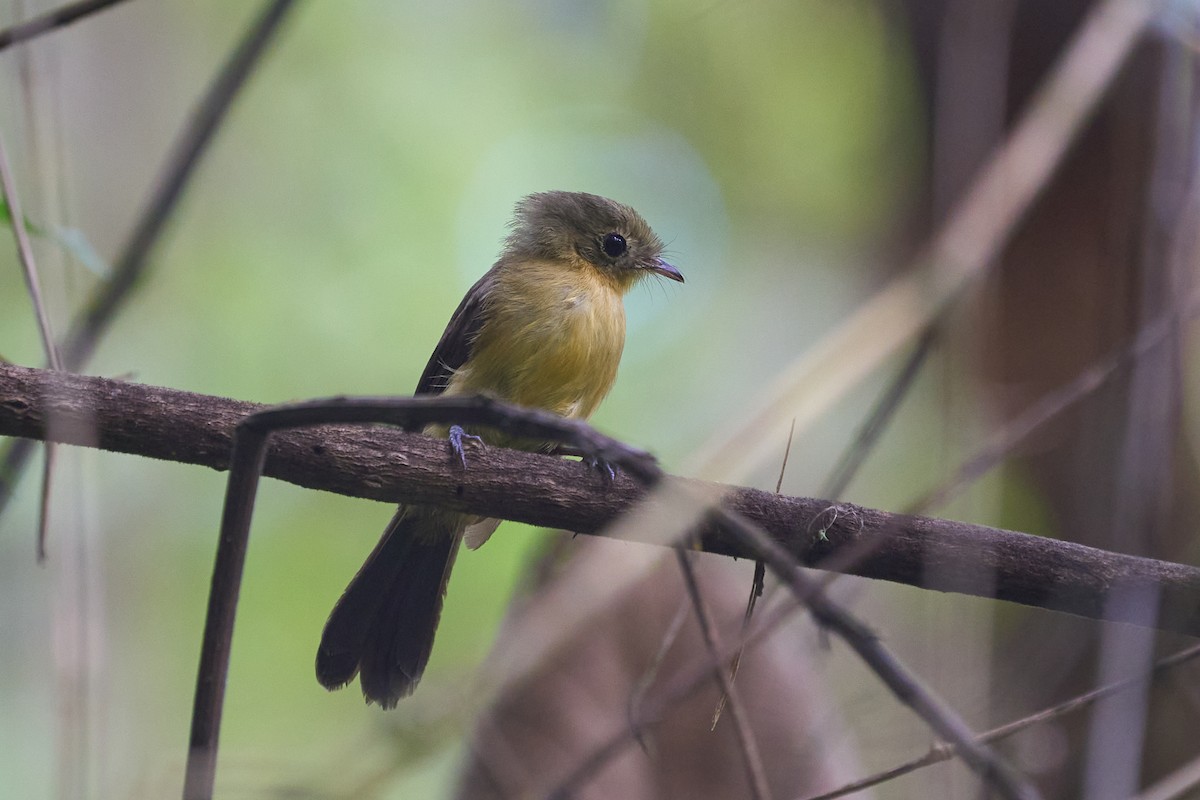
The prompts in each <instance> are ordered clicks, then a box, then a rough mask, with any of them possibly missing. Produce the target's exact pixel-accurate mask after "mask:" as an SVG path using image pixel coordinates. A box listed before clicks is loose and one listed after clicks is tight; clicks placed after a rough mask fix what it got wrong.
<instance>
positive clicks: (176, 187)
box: [0, 0, 294, 514]
mask: <svg viewBox="0 0 1200 800" xmlns="http://www.w3.org/2000/svg"><path fill="white" fill-rule="evenodd" d="M293 5H294V0H268V2H267V3H266V4H265V5H264V9H263V12H262V13H261V14H260V15H259V17H258V18H257V19H255V21H254V22H253V23H252V24H251V27H250V28H249V30H248V31H247V32H246V35H245V36H244V37H243V38H242V40H241V41H240V42H239V43H238V45H237V47H236V48H235V49H234V50H233V52H232V53H231V54H230V56H229V58H228V59H227V60H226V62H225V64H224V65H223V66H222V68H221V70H220V72H218V73H217V76H216V78H215V79H214V80H213V82H212V84H210V86H209V88H208V90H207V91H206V92H205V95H204V97H203V98H202V99H201V100H200V102H199V104H198V105H197V107H196V109H195V111H194V112H193V113H192V115H191V117H190V118H189V119H188V122H187V124H186V125H185V126H184V128H183V130H182V132H181V133H180V136H179V138H178V139H177V140H176V142H175V144H174V146H173V147H172V148H171V152H170V154H169V155H168V157H167V161H166V165H165V167H164V169H163V172H162V174H161V176H160V178H159V179H158V181H157V182H156V184H155V189H154V191H153V193H152V194H151V196H150V199H149V200H148V202H147V203H146V207H145V209H144V210H143V211H142V213H141V215H140V217H139V218H138V222H137V224H136V225H135V226H134V229H133V232H132V233H131V234H130V237H129V240H128V241H127V242H126V244H125V246H124V247H123V248H122V250H121V257H120V258H119V259H117V262H116V265H115V266H114V267H113V271H112V274H111V276H110V277H109V280H108V281H106V282H105V283H103V284H101V285H100V286H99V287H98V288H97V290H96V292H95V294H94V295H93V296H92V297H91V298H90V299H89V300H88V302H87V303H86V304H85V305H84V307H83V308H82V309H81V310H80V312H79V313H78V314H76V316H75V319H74V322H73V323H72V325H71V329H70V331H69V332H68V334H67V337H66V341H65V342H64V343H63V346H62V360H63V364H64V366H65V367H66V368H67V369H68V370H71V371H73V372H74V371H78V370H79V369H80V368H82V367H83V365H84V364H86V363H87V361H88V360H89V359H90V358H91V356H92V353H93V352H94V351H95V348H96V344H97V343H98V342H99V340H100V338H101V337H102V336H103V335H104V332H105V331H106V330H107V329H108V326H109V325H110V324H111V323H112V321H113V319H114V318H115V317H116V315H117V313H118V311H120V309H121V307H122V306H123V305H124V304H125V302H126V301H127V300H128V299H129V296H130V294H131V293H132V291H133V289H134V288H135V287H136V286H137V285H138V284H139V283H140V282H141V279H142V278H143V276H144V275H145V272H146V269H147V267H148V266H149V263H150V262H149V257H150V254H151V252H152V251H153V249H154V246H155V245H156V244H157V243H158V241H159V239H160V238H161V237H162V233H163V230H164V228H165V227H166V223H167V221H168V220H169V219H170V218H171V215H172V214H173V213H174V211H175V209H176V207H177V206H178V204H179V200H180V198H182V196H183V192H184V189H185V188H186V187H187V185H188V183H189V181H190V179H191V177H192V176H193V175H194V174H195V171H196V167H197V165H198V164H199V163H200V159H201V157H202V156H203V155H204V153H205V152H206V151H207V150H208V147H209V145H210V144H211V143H212V140H213V138H214V135H215V134H216V132H217V130H218V128H219V127H220V124H221V123H222V122H223V121H224V120H225V118H226V116H227V115H228V113H229V110H230V108H231V107H232V105H233V101H234V99H235V98H236V97H237V96H238V95H239V93H240V92H241V90H242V88H243V87H244V86H245V84H246V80H247V79H248V78H249V77H250V75H251V74H252V73H253V71H254V68H255V67H256V66H257V65H258V63H259V61H260V60H261V58H262V56H263V54H264V53H265V52H266V49H267V46H268V45H269V44H270V43H271V41H272V40H273V39H274V35H275V33H276V32H277V31H278V29H279V26H280V23H281V22H282V21H283V19H284V18H285V16H286V14H287V12H288V11H289V10H290V9H291V8H292V6H293ZM30 451H31V448H30V445H29V443H27V442H15V443H13V445H12V446H11V447H10V448H9V449H8V451H7V452H6V453H4V455H3V458H2V459H0V514H3V513H4V508H5V507H6V505H7V504H8V500H9V499H10V498H11V497H12V493H13V491H14V490H15V488H16V485H17V481H18V480H19V478H20V475H21V472H22V469H23V467H24V464H25V462H26V460H27V459H28V458H29V453H30Z"/></svg>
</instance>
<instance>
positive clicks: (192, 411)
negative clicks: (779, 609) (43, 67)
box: [0, 364, 1200, 636]
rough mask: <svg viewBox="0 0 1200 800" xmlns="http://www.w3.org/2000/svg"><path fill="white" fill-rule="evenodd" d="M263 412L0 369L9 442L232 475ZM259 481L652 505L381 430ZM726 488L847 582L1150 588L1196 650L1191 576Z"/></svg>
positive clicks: (601, 518)
mask: <svg viewBox="0 0 1200 800" xmlns="http://www.w3.org/2000/svg"><path fill="white" fill-rule="evenodd" d="M260 408H262V406H259V405H256V404H253V403H246V402H242V401H236V400H228V399H225V398H220V397H212V396H208V395H199V394H192V393H190V392H181V391H177V390H174V389H165V388H159V387H153V386H145V385H140V384H133V383H124V382H121V381H111V380H106V379H103V378H92V377H85V376H80V375H64V374H59V375H56V374H54V373H51V372H48V371H43V370H36V369H28V368H25V367H18V366H13V365H2V364H0V435H4V436H20V437H26V438H34V439H45V438H47V433H46V431H47V421H48V420H53V425H52V428H51V431H50V434H49V438H50V439H52V440H53V441H58V442H62V443H64V444H73V445H82V446H87V447H99V448H101V449H105V450H111V451H116V452H123V453H132V454H136V455H142V456H148V457H151V458H159V459H165V460H170V461H178V462H182V463H190V464H201V465H204V466H208V467H212V468H214V469H225V468H226V467H227V464H228V458H229V452H230V444H231V437H232V433H233V429H234V426H235V425H236V424H237V422H238V420H240V419H241V418H242V417H243V416H245V415H246V414H247V413H250V412H251V411H254V410H257V409H260ZM264 473H265V474H266V475H268V476H271V477H275V478H279V479H281V480H285V481H288V482H290V483H294V484H297V485H299V486H304V487H307V488H312V489H323V490H326V491H332V492H337V493H339V494H345V495H349V496H354V497H364V498H370V499H373V500H381V501H386V502H411V503H428V504H437V505H441V506H445V507H448V508H454V509H457V510H462V511H470V512H472V513H479V514H483V515H486V516H496V517H504V518H506V519H514V520H519V521H522V522H528V523H531V524H534V525H542V526H546V527H555V528H566V529H569V530H572V531H576V532H579V533H587V534H595V533H599V532H601V531H602V530H603V528H604V527H605V525H606V523H607V522H609V521H610V520H611V519H613V518H614V517H615V516H617V515H619V514H620V513H621V512H622V511H624V510H625V509H626V508H628V507H629V506H630V505H632V504H633V503H634V502H636V501H637V499H638V498H639V497H641V496H642V494H643V491H642V490H641V489H640V488H639V487H638V486H637V485H636V483H635V482H634V481H633V480H632V479H631V478H628V477H627V476H623V475H619V476H618V477H617V479H616V481H614V482H611V483H610V482H609V481H608V480H607V479H606V478H602V477H601V476H599V475H597V474H596V473H595V472H594V471H591V470H589V469H588V468H586V467H584V466H581V465H579V464H578V463H575V462H572V461H566V460H563V459H560V458H553V457H548V456H539V455H534V454H530V453H522V452H518V451H511V450H504V449H501V448H494V447H493V448H481V449H478V450H477V451H474V452H472V454H471V468H470V469H469V470H467V471H465V472H464V471H463V470H462V469H461V467H459V466H458V465H457V464H456V462H454V461H453V460H452V459H451V458H450V457H449V456H448V450H447V448H446V445H445V443H444V442H442V441H439V440H436V439H431V438H428V437H424V436H420V435H416V434H407V433H402V432H400V431H396V430H393V429H388V428H379V427H374V428H351V427H321V428H313V429H308V430H299V431H290V432H286V433H280V434H277V435H276V436H275V437H274V438H273V439H272V445H271V448H270V453H269V455H268V458H267V463H266V469H265V471H264ZM720 488H721V489H722V490H723V491H724V493H725V506H726V507H727V508H729V509H730V510H732V511H736V512H738V513H740V514H743V515H745V516H746V517H748V518H749V519H751V520H753V521H754V522H756V523H758V524H759V525H761V526H762V527H763V528H765V529H766V530H767V531H768V532H769V533H770V534H771V535H772V536H774V537H775V538H776V539H777V540H778V541H779V542H780V543H781V544H783V545H784V546H785V547H786V548H787V549H788V550H789V551H790V552H791V553H793V554H794V555H795V556H796V557H797V558H798V559H799V560H800V561H801V562H802V563H804V564H808V565H814V566H820V565H822V564H823V563H825V562H826V559H829V558H830V556H834V555H836V554H840V553H843V552H845V551H847V550H848V549H851V548H853V549H854V550H859V549H861V551H862V552H864V553H865V555H864V556H863V557H862V558H860V559H857V560H855V561H854V562H853V563H852V564H850V565H849V567H848V568H847V570H846V571H847V572H849V573H851V574H855V575H861V576H864V577H868V578H879V579H884V580H890V581H895V582H899V583H905V584H910V585H913V586H924V587H926V588H933V589H938V590H941V591H952V592H958V593H962V594H970V595H977V596H987V597H997V598H999V599H1002V600H1009V601H1012V602H1017V603H1023V604H1025V605H1031V606H1037V607H1040V608H1047V609H1053V610H1058V611H1066V612H1069V613H1073V614H1078V615H1081V616H1085V617H1092V618H1101V615H1102V613H1103V611H1104V599H1105V597H1106V595H1107V594H1108V592H1109V591H1110V590H1111V589H1112V588H1114V587H1115V586H1148V585H1153V586H1157V587H1158V590H1159V593H1160V598H1161V608H1160V609H1159V614H1158V615H1157V616H1158V619H1157V624H1158V627H1160V628H1162V629H1164V630H1172V631H1177V632H1180V633H1186V634H1190V635H1193V636H1200V569H1197V568H1195V567H1190V566H1185V565H1181V564H1173V563H1169V562H1163V561H1155V560H1152V559H1145V558H1137V557H1134V556H1127V555H1122V554H1118V553H1110V552H1107V551H1103V550H1098V549H1095V548H1091V547H1084V546H1082V545H1076V544H1072V543H1070V542H1059V541H1055V540H1052V539H1045V538H1041V537H1037V536H1030V535H1027V534H1022V533H1016V532H1013V531H1006V530H1000V529H996V528H989V527H985V526H980V525H968V524H966V523H961V522H954V521H950V520H942V519H934V518H926V517H909V516H904V515H899V514H891V513H888V512H885V511H877V510H873V509H868V508H862V507H859V506H852V505H838V506H832V505H831V504H830V503H828V502H827V501H823V500H817V499H812V498H797V497H783V496H778V495H773V494H770V493H768V492H763V491H759V490H756V489H747V488H741V487H720ZM835 512H836V513H835ZM215 524H216V522H215V515H214V525H215ZM822 532H823V535H821V533H822ZM701 541H702V544H703V547H704V549H705V550H708V551H710V552H715V553H721V554H724V555H729V556H734V557H738V558H748V557H752V556H753V554H752V553H750V552H748V551H747V550H746V548H745V547H743V546H742V545H740V544H739V543H738V542H737V541H736V540H734V539H733V538H732V537H731V536H729V535H727V534H723V533H721V532H720V531H718V530H717V529H715V528H710V529H705V530H703V531H702V532H701ZM931 566H932V567H936V568H932V569H931V568H930V567H931ZM1120 621H1125V622H1137V620H1133V619H1128V620H1120Z"/></svg>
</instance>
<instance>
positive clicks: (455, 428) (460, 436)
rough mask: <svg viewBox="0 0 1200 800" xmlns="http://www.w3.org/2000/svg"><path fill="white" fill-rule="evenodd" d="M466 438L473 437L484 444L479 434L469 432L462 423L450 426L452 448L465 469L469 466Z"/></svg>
mask: <svg viewBox="0 0 1200 800" xmlns="http://www.w3.org/2000/svg"><path fill="white" fill-rule="evenodd" d="M464 439H473V440H474V441H476V442H479V443H480V444H483V439H482V438H481V437H479V436H475V435H473V434H470V433H467V432H466V431H464V430H463V428H462V426H461V425H451V426H450V449H451V450H452V451H454V454H455V455H456V456H458V460H459V461H461V462H462V465H463V469H466V468H467V451H466V450H465V449H464V448H463V440H464Z"/></svg>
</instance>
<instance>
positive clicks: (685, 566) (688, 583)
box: [675, 546, 771, 800]
mask: <svg viewBox="0 0 1200 800" xmlns="http://www.w3.org/2000/svg"><path fill="white" fill-rule="evenodd" d="M675 560H676V561H677V562H678V563H679V570H680V572H682V573H683V584H684V586H685V587H687V593H688V597H689V598H691V602H692V609H693V610H694V611H695V612H696V621H697V622H698V623H699V625H700V633H701V635H702V636H703V638H704V647H705V649H706V650H707V651H708V655H709V657H710V658H712V659H713V661H714V662H716V666H714V667H713V677H714V678H716V681H717V686H718V687H720V689H721V698H722V700H727V701H728V705H729V713H730V715H731V716H732V717H733V729H734V732H735V734H736V735H737V741H738V746H739V748H740V749H741V752H742V762H743V764H744V766H745V768H746V780H747V782H748V783H749V785H750V796H751V797H754V798H759V799H760V800H766V799H767V798H770V797H771V788H770V786H769V785H768V783H767V773H766V770H765V769H763V763H762V754H761V753H760V752H759V749H758V742H757V741H756V740H755V738H754V731H753V730H751V728H750V720H749V718H748V717H747V715H746V709H745V706H744V704H743V703H742V698H741V694H740V693H739V692H738V691H737V689H736V687H735V686H734V684H733V676H731V675H727V674H726V673H725V669H724V668H723V666H722V665H721V663H720V662H719V661H717V658H718V656H719V655H720V648H721V643H720V640H719V639H718V637H717V629H716V626H715V625H713V621H712V616H711V615H710V614H709V613H708V608H707V606H706V604H705V602H704V596H703V595H702V594H701V593H700V587H699V585H698V584H697V582H696V569H695V567H694V566H693V564H692V562H691V558H690V554H689V553H688V552H687V551H686V550H684V549H683V547H682V546H680V547H677V548H675Z"/></svg>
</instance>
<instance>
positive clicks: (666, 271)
mask: <svg viewBox="0 0 1200 800" xmlns="http://www.w3.org/2000/svg"><path fill="white" fill-rule="evenodd" d="M643 269H645V270H646V271H647V272H653V273H654V274H655V275H662V276H663V277H664V278H670V279H671V280H673V281H679V282H680V283H683V273H682V272H680V271H679V270H677V269H675V268H674V267H673V266H671V265H670V264H668V263H667V262H666V261H663V260H662V259H661V258H656V259H654V260H653V261H651V262H649V263H647V264H646V266H645V267H643Z"/></svg>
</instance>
